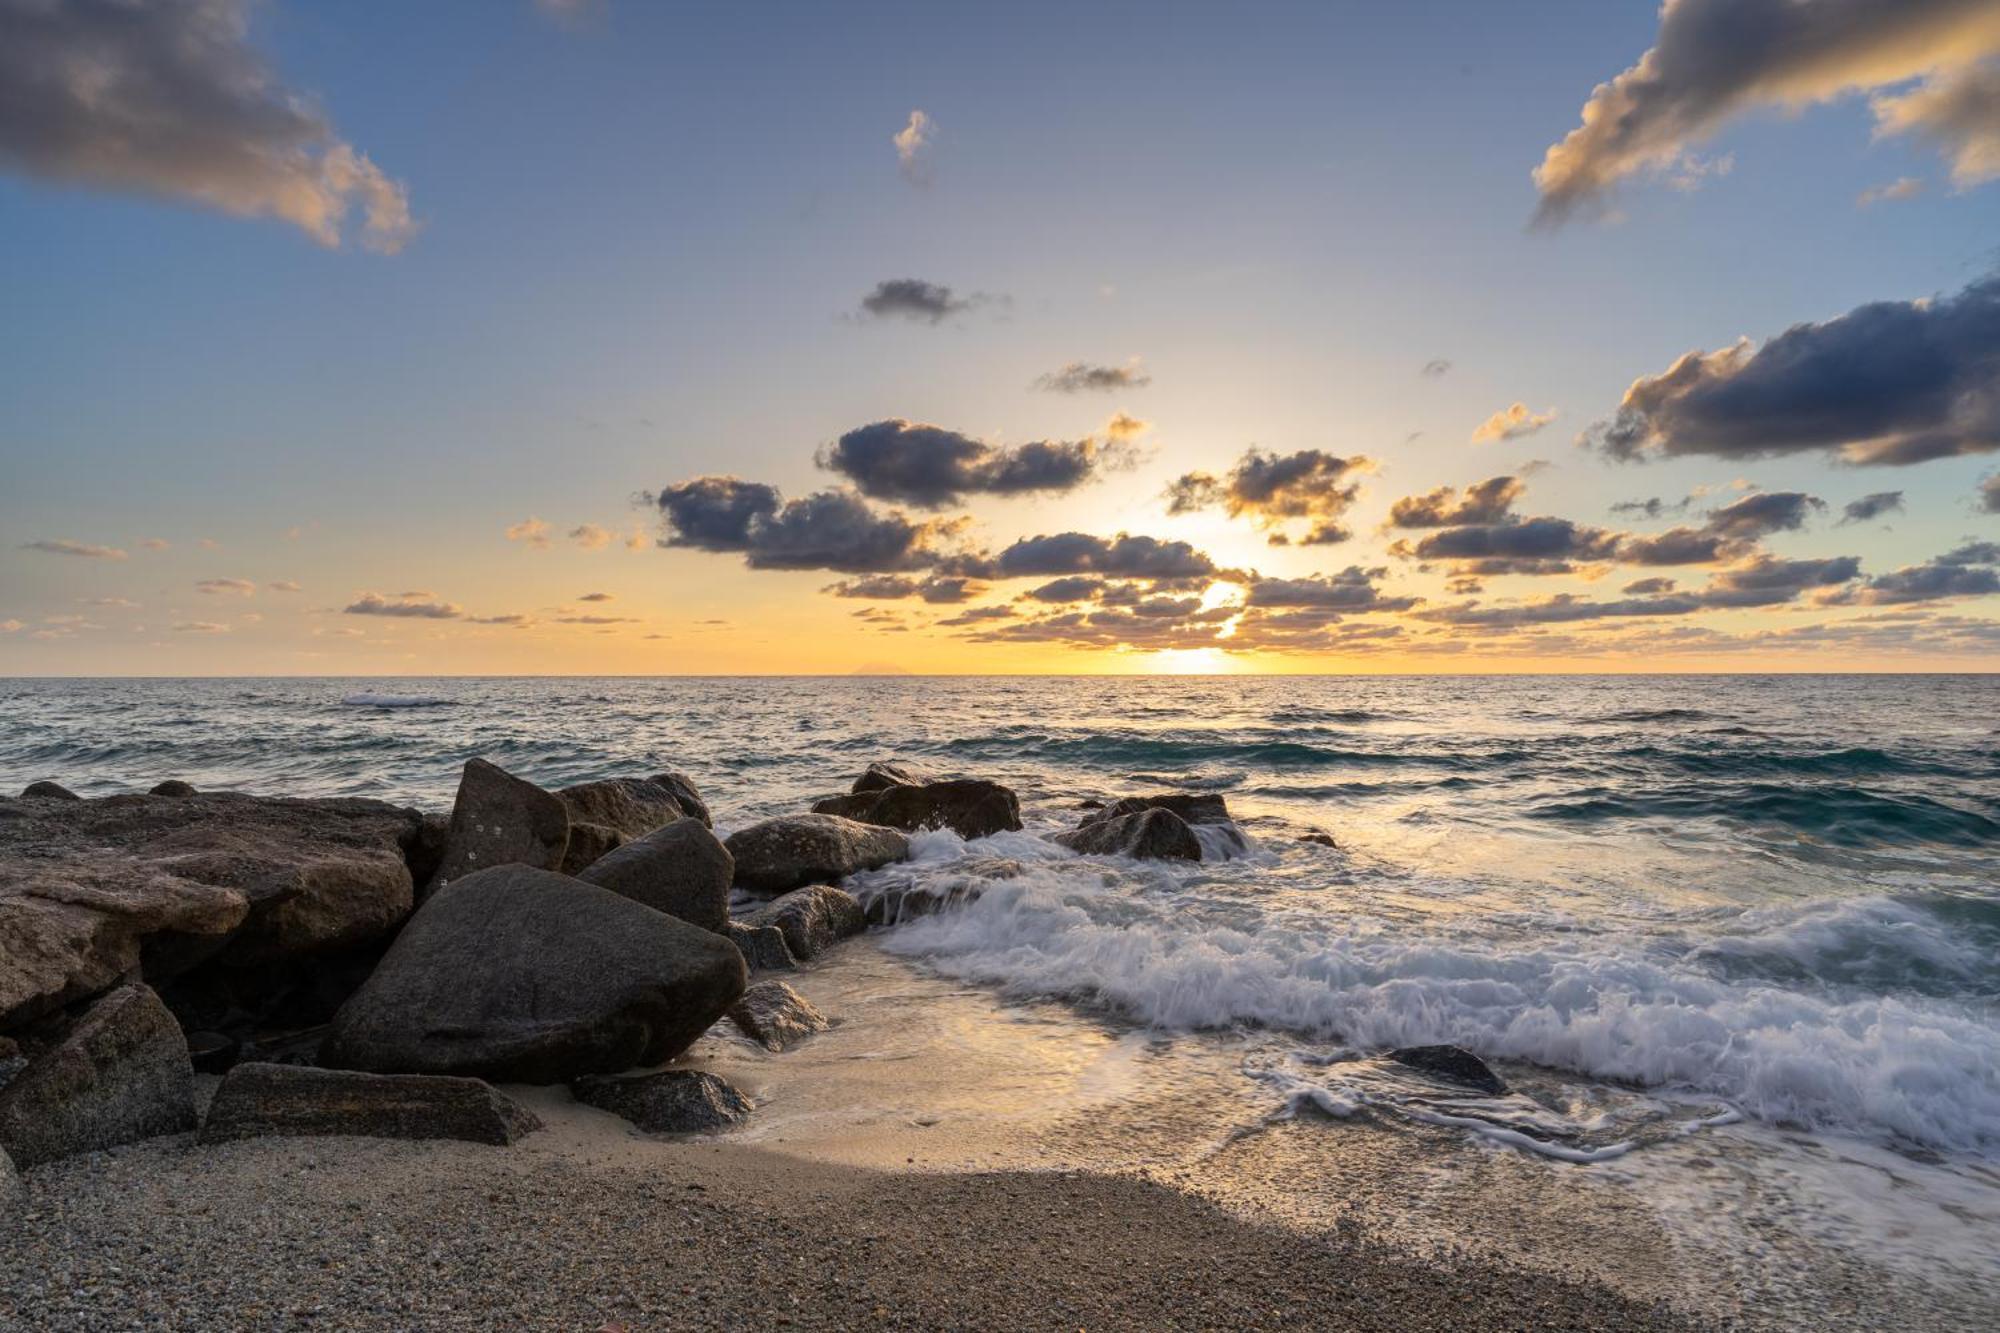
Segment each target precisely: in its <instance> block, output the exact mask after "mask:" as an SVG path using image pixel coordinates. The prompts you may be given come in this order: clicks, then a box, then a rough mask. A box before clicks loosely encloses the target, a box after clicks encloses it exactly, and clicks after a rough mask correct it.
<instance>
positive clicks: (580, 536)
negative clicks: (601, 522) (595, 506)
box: [569, 523, 618, 551]
mask: <svg viewBox="0 0 2000 1333" xmlns="http://www.w3.org/2000/svg"><path fill="white" fill-rule="evenodd" d="M617 538H618V534H617V533H615V532H613V531H611V530H610V529H609V528H600V527H598V526H597V525H596V524H595V523H579V524H578V525H577V526H576V527H573V528H571V529H570V530H569V539H570V540H571V541H573V542H575V543H576V544H577V545H578V546H581V547H582V548H583V549H584V550H586V551H601V550H603V549H604V548H605V547H607V546H609V545H611V543H612V542H613V541H616V540H617Z"/></svg>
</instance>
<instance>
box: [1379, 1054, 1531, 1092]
mask: <svg viewBox="0 0 2000 1333" xmlns="http://www.w3.org/2000/svg"><path fill="white" fill-rule="evenodd" d="M1389 1058H1390V1059H1391V1060H1394V1061H1395V1062H1396V1063H1397V1064H1399V1065H1404V1066H1406V1067H1408V1068H1410V1069H1414V1070H1417V1071H1418V1072H1419V1073H1424V1074H1429V1075H1430V1076H1431V1077H1432V1078H1440V1079H1444V1080H1445V1081H1447V1082H1450V1083H1462V1084H1464V1085H1465V1086H1466V1087H1468V1088H1472V1089H1475V1090H1476V1091H1479V1092H1483V1093H1485V1094H1486V1095H1487V1096H1489V1097H1503V1096H1505V1095H1506V1093H1507V1081H1506V1080H1505V1079H1503V1078H1501V1077H1500V1076H1499V1075H1498V1074H1496V1073H1494V1072H1493V1071H1492V1070H1491V1069H1489V1068H1487V1066H1486V1062H1485V1061H1484V1060H1482V1059H1480V1058H1479V1057H1478V1056H1476V1055H1474V1054H1473V1053H1472V1052H1471V1051H1468V1050H1466V1049H1465V1048H1464V1047H1463V1046H1450V1045H1438V1046H1402V1047H1398V1048H1397V1049H1395V1050H1393V1051H1391V1052H1389Z"/></svg>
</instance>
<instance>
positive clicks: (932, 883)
mask: <svg viewBox="0 0 2000 1333" xmlns="http://www.w3.org/2000/svg"><path fill="white" fill-rule="evenodd" d="M927 869H928V868H927ZM1026 869H1027V867H1026V866H1024V865H1022V864H1021V863H1020V862H1019V861H1016V860H1013V859H1011V858H1008V857H1001V856H980V857H968V858H966V859H965V860H962V861H955V862H952V863H951V864H950V866H949V867H948V868H946V869H939V870H930V872H929V873H927V874H925V875H924V876H923V878H921V879H915V878H913V879H911V880H909V881H908V882H906V883H889V884H872V885H870V886H869V888H870V891H869V895H868V899H867V901H866V902H864V903H863V904H862V907H863V909H864V910H865V911H866V913H867V916H868V924H869V925H871V926H894V925H900V924H901V923H903V922H905V921H910V920H914V919H915V918H917V917H920V916H932V915H934V914H936V913H938V912H943V911H948V910H950V909H951V908H954V907H959V906H963V905H964V904H966V903H970V902H976V901H977V900H978V899H979V896H980V895H981V894H982V893H984V892H985V891H986V886H987V885H988V884H990V883H992V882H993V881H995V880H1003V879H1018V878H1019V877H1020V875H1021V874H1022V872H1023V871H1024V870H1026Z"/></svg>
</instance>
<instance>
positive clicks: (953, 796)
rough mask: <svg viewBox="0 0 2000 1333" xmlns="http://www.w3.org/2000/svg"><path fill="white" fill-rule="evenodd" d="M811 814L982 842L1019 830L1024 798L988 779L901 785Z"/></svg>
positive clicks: (834, 801)
mask: <svg viewBox="0 0 2000 1333" xmlns="http://www.w3.org/2000/svg"><path fill="white" fill-rule="evenodd" d="M813 813H815V814H830V815H840V816H843V817H845V818H848V819H856V820H860V821H861V822H862V823H864V824H881V825H884V826H886V827H888V828H897V829H902V830H903V831H904V832H906V833H919V832H922V831H923V830H925V829H937V828H945V829H950V830H951V831H952V832H953V833H956V834H958V836H959V837H961V838H984V837H987V836H989V835H990V834H994V833H1002V832H1007V831H1010V830H1016V829H1019V828H1020V827H1021V802H1020V798H1019V797H1017V796H1015V794H1014V792H1013V790H1012V789H1011V788H1008V787H1003V786H1001V785H1000V784H999V783H997V782H988V781H986V780H985V779H984V778H954V779H952V780H950V781H948V782H927V783H924V784H923V785H921V786H914V785H908V784H903V785H898V786H892V787H883V788H880V789H879V790H876V791H869V792H857V793H855V794H854V795H851V796H834V797H829V798H828V799H826V800H824V801H820V802H819V803H817V804H816V805H814V806H813Z"/></svg>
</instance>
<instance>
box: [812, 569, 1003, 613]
mask: <svg viewBox="0 0 2000 1333" xmlns="http://www.w3.org/2000/svg"><path fill="white" fill-rule="evenodd" d="M820 591H821V592H829V593H832V594H833V595H834V596H835V597H854V598H870V599H873V600H877V601H892V600H895V599H898V598H903V597H921V598H922V599H923V600H924V601H926V602H930V603H932V604H933V605H938V606H947V605H951V604H954V603H957V602H964V601H970V600H971V599H972V598H974V597H976V596H978V595H979V594H980V593H981V592H983V591H984V587H983V586H982V585H981V584H979V583H977V582H975V581H974V580H972V579H969V578H965V577H963V576H959V575H951V576H938V575H933V576H931V577H930V578H925V579H913V578H909V577H907V576H905V575H902V574H877V575H874V576H873V577H871V578H863V579H847V580H844V581H843V582H840V583H829V584H828V585H827V586H826V587H824V588H822V589H820Z"/></svg>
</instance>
